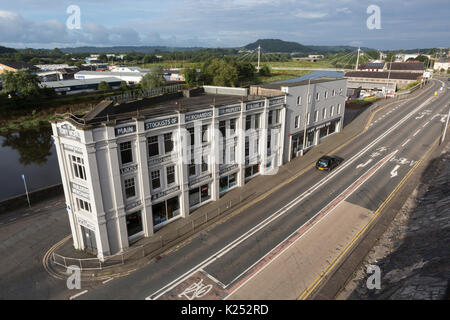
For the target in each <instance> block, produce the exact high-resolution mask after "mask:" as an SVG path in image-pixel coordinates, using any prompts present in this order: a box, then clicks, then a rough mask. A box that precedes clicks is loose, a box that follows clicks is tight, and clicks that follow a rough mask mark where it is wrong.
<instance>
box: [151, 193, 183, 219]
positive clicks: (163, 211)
mask: <svg viewBox="0 0 450 320" xmlns="http://www.w3.org/2000/svg"><path fill="white" fill-rule="evenodd" d="M179 214H180V203H179V200H178V197H174V198H171V199H169V200H166V201H163V202H161V203H157V204H155V205H153V206H152V215H153V225H154V226H157V225H158V224H160V223H162V222H164V221H167V220H170V219H172V218H173V217H176V216H177V215H179Z"/></svg>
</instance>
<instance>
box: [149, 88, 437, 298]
mask: <svg viewBox="0 0 450 320" xmlns="http://www.w3.org/2000/svg"><path fill="white" fill-rule="evenodd" d="M433 98H434V97H433V96H432V97H430V98H428V99H427V100H426V101H424V102H423V103H422V104H421V105H419V106H418V107H416V108H415V109H414V110H413V111H411V112H409V113H408V114H407V115H405V116H404V117H403V118H402V119H400V120H399V121H398V122H397V123H396V124H394V125H393V126H392V127H390V128H389V129H388V130H386V131H385V132H384V133H382V134H381V135H380V136H378V137H377V138H376V139H375V140H373V141H372V142H371V143H369V144H368V145H367V146H366V147H364V148H363V149H362V150H360V151H359V152H358V153H356V154H355V155H354V156H353V157H351V158H350V160H349V161H348V162H344V165H343V166H341V167H338V168H339V169H338V170H337V171H335V172H332V173H331V175H330V176H328V177H326V178H324V179H322V180H321V181H319V182H318V183H316V184H315V185H314V186H313V187H311V188H310V189H308V191H306V192H304V193H303V194H301V195H300V196H298V197H297V198H295V199H293V200H292V201H291V202H289V203H288V204H287V205H285V206H284V207H283V208H281V209H279V210H278V211H276V212H275V213H273V214H272V215H270V216H269V217H267V218H266V219H265V220H263V221H262V222H260V223H259V224H257V225H256V226H254V227H253V228H251V229H250V230H248V231H247V232H245V233H243V234H242V235H241V236H239V237H238V238H236V239H235V240H233V241H231V242H230V243H229V244H227V245H226V246H225V247H223V248H222V249H220V250H219V251H217V252H216V253H214V254H212V255H211V256H210V257H208V258H206V259H205V260H203V261H202V262H200V263H199V264H198V265H196V266H195V267H193V268H191V269H190V270H188V271H187V272H185V273H184V274H182V275H181V276H179V277H178V278H176V279H175V280H173V281H171V282H170V283H168V284H167V285H165V286H163V287H162V288H160V289H158V290H157V291H155V292H154V293H153V294H151V295H149V296H148V297H147V298H146V300H155V299H158V298H159V297H161V296H162V295H163V294H165V293H166V292H168V291H170V290H172V289H173V288H174V287H176V286H177V285H179V284H180V283H181V282H183V281H185V280H186V279H187V278H189V277H190V276H191V275H192V274H193V273H195V272H197V271H198V270H199V269H201V268H204V267H206V266H207V265H209V264H211V263H212V262H214V261H216V260H217V259H218V258H220V257H221V256H223V255H224V254H226V253H227V252H229V251H231V250H232V249H233V248H235V247H236V246H238V245H239V244H240V243H242V242H243V241H245V240H246V239H248V238H249V237H251V236H252V235H253V234H255V233H256V232H258V231H259V230H261V229H262V228H264V227H265V226H267V225H268V224H270V223H271V222H273V221H274V220H276V219H278V218H279V217H280V216H282V215H283V214H284V213H286V212H287V211H286V210H289V209H290V208H291V207H293V206H294V205H296V204H297V203H298V202H300V201H303V199H304V198H306V197H307V196H309V195H310V194H311V193H312V192H313V191H315V190H317V189H318V188H319V187H320V186H321V185H322V184H324V183H326V182H328V181H329V180H330V179H332V178H333V177H335V176H336V175H337V174H338V173H340V172H341V171H342V170H344V169H345V168H347V167H348V166H349V165H351V164H352V163H353V162H354V161H355V160H357V159H358V158H359V157H361V156H362V155H363V154H364V153H366V152H367V151H368V150H370V149H371V148H372V147H374V146H375V145H376V144H377V143H378V142H379V141H381V140H382V139H384V138H385V137H386V136H388V135H389V134H390V133H391V132H393V131H394V130H396V129H397V128H398V127H399V126H400V125H401V124H402V123H404V122H405V121H406V120H408V119H409V118H410V117H411V116H412V115H414V114H415V113H416V112H417V111H419V110H420V109H422V108H423V107H424V106H425V105H427V104H428V103H429V101H431V100H432V99H433Z"/></svg>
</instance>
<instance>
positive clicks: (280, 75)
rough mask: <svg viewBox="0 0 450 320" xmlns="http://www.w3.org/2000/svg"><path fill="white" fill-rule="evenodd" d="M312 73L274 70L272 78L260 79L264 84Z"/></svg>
mask: <svg viewBox="0 0 450 320" xmlns="http://www.w3.org/2000/svg"><path fill="white" fill-rule="evenodd" d="M308 73H311V71H307V70H272V71H271V74H270V76H265V77H260V79H261V82H262V83H270V82H275V81H283V80H288V79H292V78H297V77H301V76H304V75H305V74H308Z"/></svg>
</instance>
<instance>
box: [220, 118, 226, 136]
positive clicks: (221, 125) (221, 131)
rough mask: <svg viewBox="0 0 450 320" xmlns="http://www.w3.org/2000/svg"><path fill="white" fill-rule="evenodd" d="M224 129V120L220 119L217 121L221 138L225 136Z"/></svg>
mask: <svg viewBox="0 0 450 320" xmlns="http://www.w3.org/2000/svg"><path fill="white" fill-rule="evenodd" d="M225 129H226V122H225V121H220V122H219V131H220V133H222V138H225V137H226V132H225Z"/></svg>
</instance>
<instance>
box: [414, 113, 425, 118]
mask: <svg viewBox="0 0 450 320" xmlns="http://www.w3.org/2000/svg"><path fill="white" fill-rule="evenodd" d="M423 116H424V114H423V113H422V114H421V115H420V117H416V119H422V118H423Z"/></svg>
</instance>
